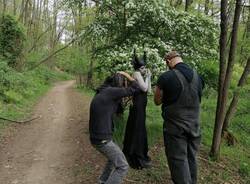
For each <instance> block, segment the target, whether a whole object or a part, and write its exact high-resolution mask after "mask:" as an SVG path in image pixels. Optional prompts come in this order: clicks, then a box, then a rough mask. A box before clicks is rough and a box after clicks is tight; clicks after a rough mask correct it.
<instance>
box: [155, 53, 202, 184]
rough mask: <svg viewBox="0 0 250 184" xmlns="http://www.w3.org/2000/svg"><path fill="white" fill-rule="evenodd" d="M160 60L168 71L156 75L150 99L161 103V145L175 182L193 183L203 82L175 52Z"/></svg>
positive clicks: (195, 171)
mask: <svg viewBox="0 0 250 184" xmlns="http://www.w3.org/2000/svg"><path fill="white" fill-rule="evenodd" d="M164 59H165V61H166V65H167V66H168V67H169V69H170V70H169V71H167V72H165V73H163V74H162V75H161V76H160V77H159V79H158V82H157V86H156V90H155V95H154V101H155V104H156V105H160V104H162V117H163V119H164V125H163V135H164V144H165V152H166V156H167V159H168V165H169V168H170V172H171V177H172V180H173V182H174V183H175V184H196V183H197V161H196V153H197V151H198V149H199V145H200V140H201V132H200V122H199V114H200V101H201V95H202V89H203V86H204V83H203V80H202V79H201V78H200V77H199V75H198V74H197V72H196V71H195V70H194V69H192V68H190V67H189V66H188V65H187V64H185V63H183V60H182V58H181V56H180V54H179V53H177V52H176V51H171V52H169V53H167V54H166V55H165V57H164Z"/></svg>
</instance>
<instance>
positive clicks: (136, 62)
mask: <svg viewBox="0 0 250 184" xmlns="http://www.w3.org/2000/svg"><path fill="white" fill-rule="evenodd" d="M146 60H147V53H146V52H145V51H144V55H143V57H142V58H138V56H137V54H136V49H134V53H133V58H132V65H133V67H134V69H135V70H138V69H139V68H141V67H142V66H146Z"/></svg>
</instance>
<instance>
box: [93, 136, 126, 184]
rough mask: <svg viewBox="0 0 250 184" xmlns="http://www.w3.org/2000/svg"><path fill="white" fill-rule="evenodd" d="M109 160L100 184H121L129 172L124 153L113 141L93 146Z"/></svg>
mask: <svg viewBox="0 0 250 184" xmlns="http://www.w3.org/2000/svg"><path fill="white" fill-rule="evenodd" d="M93 146H94V147H95V148H96V149H97V150H98V151H99V152H100V153H102V154H103V155H104V156H105V157H106V158H107V159H108V161H107V163H106V165H105V167H104V170H103V173H102V175H101V176H100V182H101V183H105V184H120V183H121V182H122V179H123V177H124V176H126V174H127V172H128V168H129V166H128V162H127V160H126V157H125V156H124V154H123V152H122V151H121V149H120V148H119V146H117V145H116V144H115V143H114V142H113V141H112V140H111V141H109V142H107V143H105V144H101V145H93Z"/></svg>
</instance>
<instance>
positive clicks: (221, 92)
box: [210, 0, 242, 159]
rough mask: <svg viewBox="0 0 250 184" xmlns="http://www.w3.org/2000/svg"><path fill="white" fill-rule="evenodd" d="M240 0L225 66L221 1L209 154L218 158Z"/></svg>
mask: <svg viewBox="0 0 250 184" xmlns="http://www.w3.org/2000/svg"><path fill="white" fill-rule="evenodd" d="M241 3H242V0H236V6H235V13H234V22H233V28H232V38H231V44H230V51H229V57H228V62H227V66H226V42H227V21H228V17H227V4H228V2H227V0H222V1H221V39H220V74H219V89H218V100H217V109H216V118H215V126H214V135H213V142H212V146H211V151H210V156H212V157H214V158H215V159H218V158H219V152H220V144H221V135H222V127H223V122H224V118H225V113H226V104H227V99H228V90H229V85H230V81H231V77H232V72H233V66H234V63H235V52H236V47H237V36H238V27H239V21H240V13H241V6H242V4H241Z"/></svg>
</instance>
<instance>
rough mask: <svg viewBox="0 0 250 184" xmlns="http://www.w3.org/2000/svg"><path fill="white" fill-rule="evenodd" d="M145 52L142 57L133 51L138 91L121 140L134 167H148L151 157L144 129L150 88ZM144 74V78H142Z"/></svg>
mask: <svg viewBox="0 0 250 184" xmlns="http://www.w3.org/2000/svg"><path fill="white" fill-rule="evenodd" d="M145 65H146V53H145V52H144V57H143V58H142V59H139V58H137V56H136V54H135V53H134V57H133V66H134V69H135V72H134V74H133V78H134V79H135V80H136V81H137V82H138V85H139V87H140V89H141V90H140V93H137V94H135V95H134V96H133V103H132V105H131V106H130V109H129V116H128V121H127V126H126V131H125V137H124V141H123V153H124V154H125V156H126V158H127V160H128V163H129V165H130V167H132V168H134V169H142V168H148V167H150V166H151V159H150V157H149V156H148V140H147V130H146V125H145V123H146V106H147V92H148V90H150V88H151V83H150V77H151V73H150V72H149V71H148V70H147V69H146V68H145ZM143 74H145V77H146V79H145V80H144V79H143Z"/></svg>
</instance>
